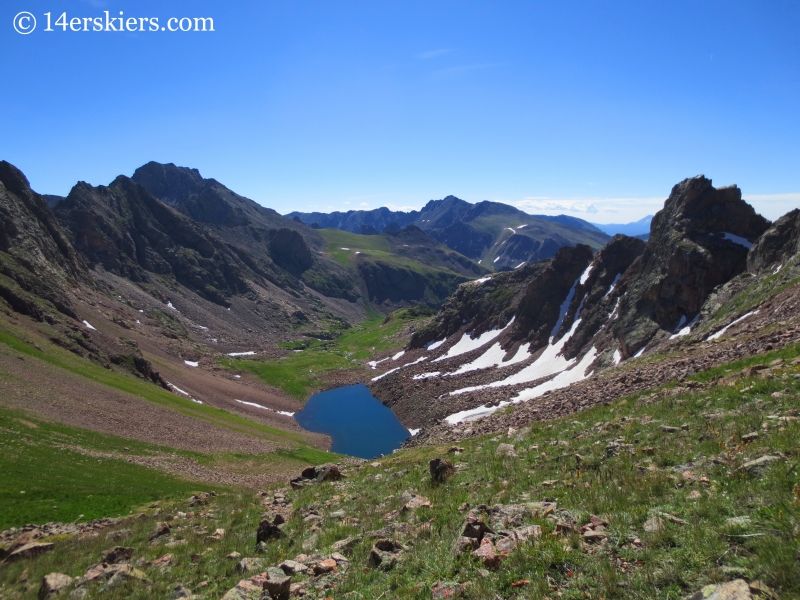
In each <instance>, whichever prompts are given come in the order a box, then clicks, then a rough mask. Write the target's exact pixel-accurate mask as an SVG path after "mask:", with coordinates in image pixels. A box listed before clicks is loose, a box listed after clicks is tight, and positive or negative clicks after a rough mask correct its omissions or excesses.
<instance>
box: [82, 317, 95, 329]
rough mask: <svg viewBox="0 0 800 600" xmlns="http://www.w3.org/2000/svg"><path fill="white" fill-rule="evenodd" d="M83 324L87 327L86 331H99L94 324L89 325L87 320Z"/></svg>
mask: <svg viewBox="0 0 800 600" xmlns="http://www.w3.org/2000/svg"><path fill="white" fill-rule="evenodd" d="M83 324H84V325H85V326H86V329H92V330H94V331H97V329H96V328H95V327H93V326H92V324H91V323H89V321H87V320H86V319H84V320H83Z"/></svg>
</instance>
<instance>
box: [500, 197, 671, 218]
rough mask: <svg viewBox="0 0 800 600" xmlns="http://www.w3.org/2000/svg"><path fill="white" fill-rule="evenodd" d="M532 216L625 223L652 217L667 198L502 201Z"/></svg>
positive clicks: (527, 199)
mask: <svg viewBox="0 0 800 600" xmlns="http://www.w3.org/2000/svg"><path fill="white" fill-rule="evenodd" d="M496 201H497V202H503V203H505V204H510V205H511V206H516V207H517V208H519V209H520V210H522V211H525V212H527V213H531V214H544V215H550V216H554V215H561V214H567V215H572V216H577V217H580V218H583V219H587V220H589V221H592V222H618V223H625V222H629V221H637V220H639V219H641V218H642V217H644V216H647V215H651V214H653V213H655V212H656V211H658V210H661V208H662V207H663V206H664V198H597V197H594V198H551V197H548V196H528V197H527V198H523V199H522V200H503V199H497V200H496Z"/></svg>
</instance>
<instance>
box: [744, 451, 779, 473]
mask: <svg viewBox="0 0 800 600" xmlns="http://www.w3.org/2000/svg"><path fill="white" fill-rule="evenodd" d="M781 460H783V458H782V457H780V456H774V455H767V456H762V457H760V458H757V459H755V460H751V461H748V462H746V463H744V464H743V465H742V466H741V467H739V469H738V470H739V471H742V472H746V473H749V474H750V475H753V476H755V477H761V476H762V475H763V474H764V472H765V471H766V470H767V467H769V465H771V464H772V463H774V462H778V461H781Z"/></svg>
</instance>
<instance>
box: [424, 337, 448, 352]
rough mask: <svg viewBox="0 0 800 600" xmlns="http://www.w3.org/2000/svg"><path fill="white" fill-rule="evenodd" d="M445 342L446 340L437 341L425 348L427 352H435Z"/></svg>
mask: <svg viewBox="0 0 800 600" xmlns="http://www.w3.org/2000/svg"><path fill="white" fill-rule="evenodd" d="M446 341H447V338H444V339H443V340H439V341H438V342H430V343H429V344H428V346H427V347H428V350H436V349H437V348H438V347H439V346H441V345H442V344H444V343H445V342H446Z"/></svg>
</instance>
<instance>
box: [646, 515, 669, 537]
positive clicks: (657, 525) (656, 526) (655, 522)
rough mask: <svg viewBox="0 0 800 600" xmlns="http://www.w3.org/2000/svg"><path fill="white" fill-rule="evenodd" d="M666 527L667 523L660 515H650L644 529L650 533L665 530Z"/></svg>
mask: <svg viewBox="0 0 800 600" xmlns="http://www.w3.org/2000/svg"><path fill="white" fill-rule="evenodd" d="M665 527H666V524H665V523H664V521H663V519H661V518H660V517H650V518H649V519H647V521H645V522H644V530H645V531H646V532H648V533H653V532H656V531H663V530H664V528H665Z"/></svg>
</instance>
